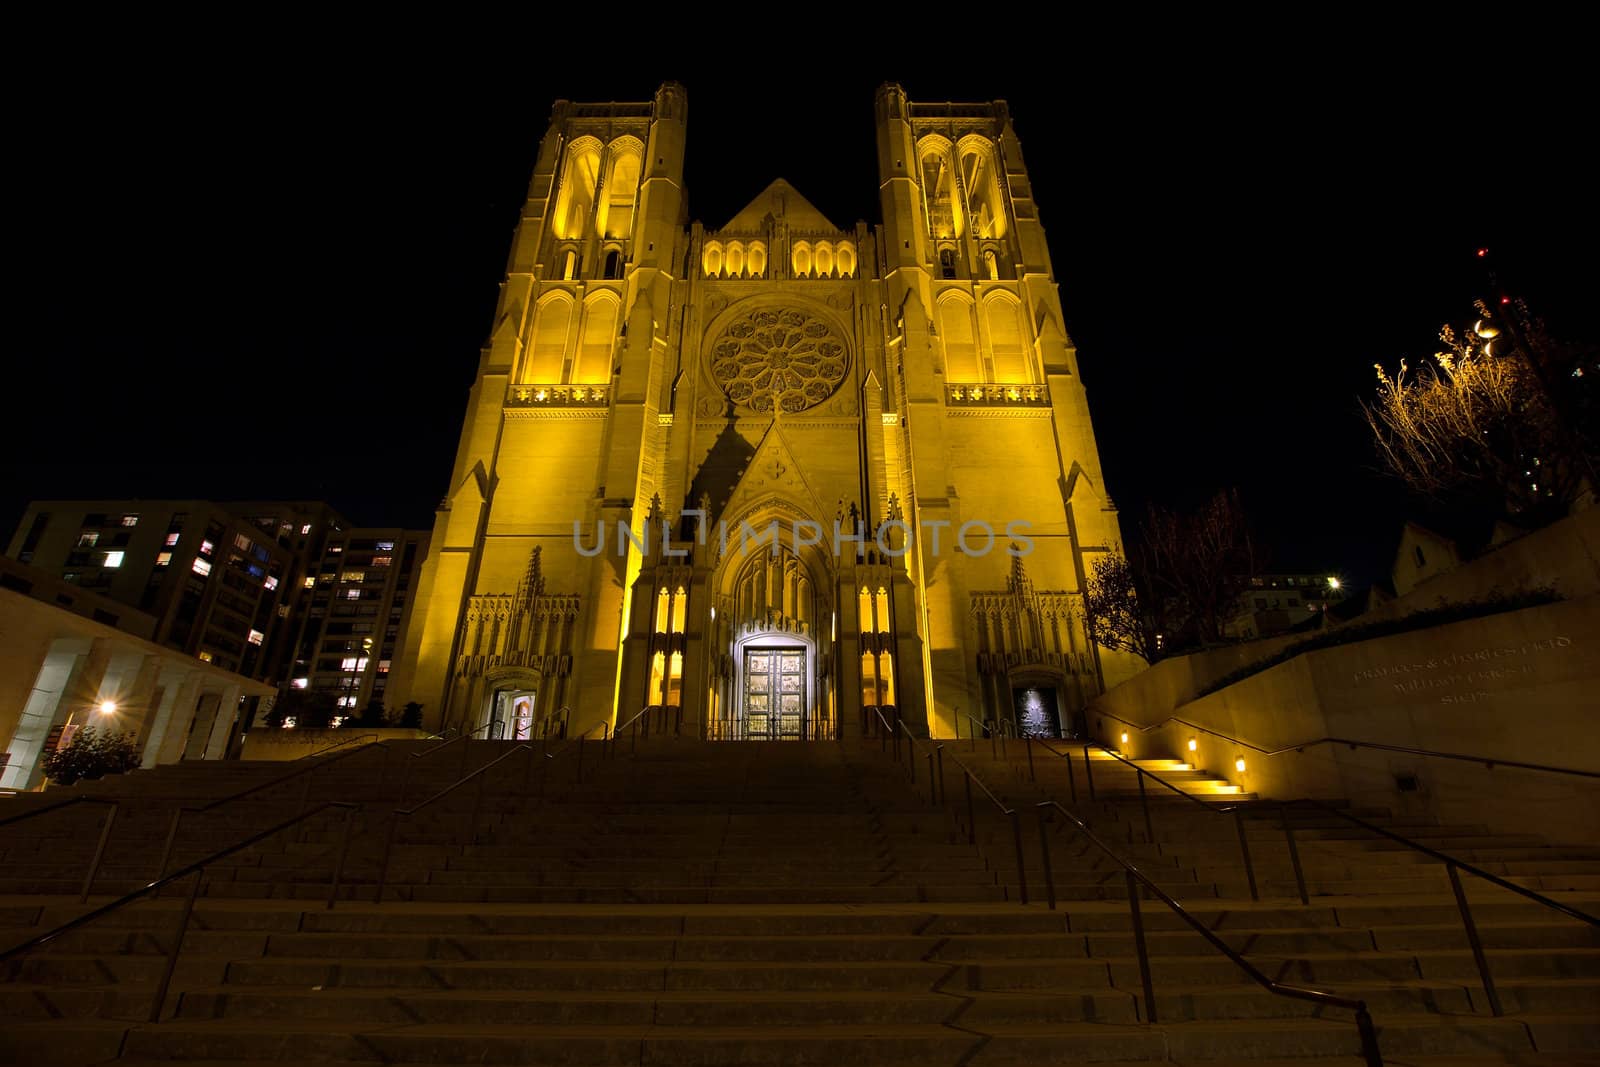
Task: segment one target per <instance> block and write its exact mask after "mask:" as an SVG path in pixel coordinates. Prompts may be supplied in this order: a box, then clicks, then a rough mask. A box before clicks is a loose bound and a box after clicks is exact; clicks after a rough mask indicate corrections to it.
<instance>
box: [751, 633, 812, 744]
mask: <svg viewBox="0 0 1600 1067" xmlns="http://www.w3.org/2000/svg"><path fill="white" fill-rule="evenodd" d="M805 706H806V650H805V649H803V648H752V649H747V650H746V651H745V654H744V721H745V736H746V737H747V738H749V739H750V740H752V741H798V740H800V739H801V738H802V737H804V736H805V733H804V729H805Z"/></svg>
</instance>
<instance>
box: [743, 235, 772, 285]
mask: <svg viewBox="0 0 1600 1067" xmlns="http://www.w3.org/2000/svg"><path fill="white" fill-rule="evenodd" d="M746 262H747V264H748V266H749V268H750V277H752V278H760V277H764V276H765V275H766V273H767V246H766V245H764V244H762V243H761V242H760V241H752V242H751V243H750V253H749V256H748V258H747V261H746Z"/></svg>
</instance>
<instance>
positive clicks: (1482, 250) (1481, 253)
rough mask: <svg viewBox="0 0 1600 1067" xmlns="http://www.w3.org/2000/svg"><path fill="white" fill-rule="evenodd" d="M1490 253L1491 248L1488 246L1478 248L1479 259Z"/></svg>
mask: <svg viewBox="0 0 1600 1067" xmlns="http://www.w3.org/2000/svg"><path fill="white" fill-rule="evenodd" d="M1488 254H1489V250H1488V249H1487V248H1480V249H1478V258H1479V259H1483V258H1485V257H1486V256H1488Z"/></svg>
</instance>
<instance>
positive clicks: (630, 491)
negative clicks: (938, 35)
mask: <svg viewBox="0 0 1600 1067" xmlns="http://www.w3.org/2000/svg"><path fill="white" fill-rule="evenodd" d="M876 109H877V110H876V121H877V147H878V159H877V168H878V182H879V187H880V190H881V198H882V214H883V222H882V223H881V224H880V225H877V226H868V225H867V224H866V223H862V222H858V223H856V224H855V225H854V226H852V227H850V228H840V227H839V226H838V225H836V224H835V223H834V222H832V221H830V220H829V219H827V218H825V217H824V216H823V215H822V214H821V212H819V211H818V210H817V209H816V208H815V207H813V206H812V205H811V204H810V203H809V202H807V200H806V199H805V197H804V196H802V195H801V194H800V192H799V191H797V190H796V189H794V188H793V187H791V186H790V185H788V183H786V182H783V181H777V182H774V183H772V185H770V186H769V187H768V188H767V189H766V190H765V191H763V192H762V193H761V194H760V195H759V196H757V197H756V198H755V199H754V200H753V201H752V202H751V203H750V204H749V206H748V207H746V208H745V209H744V210H742V211H740V212H739V213H738V214H737V215H736V216H735V217H734V218H733V219H732V220H731V221H729V222H728V223H727V224H726V225H724V226H722V227H721V228H720V229H710V228H707V227H706V226H704V225H703V224H701V223H699V222H694V223H692V224H691V223H689V222H688V214H687V206H686V201H685V190H684V185H683V166H684V142H685V128H686V126H685V124H686V120H687V98H686V96H685V93H684V91H683V89H682V88H681V87H680V86H677V85H673V84H668V85H665V86H663V87H662V88H661V89H660V90H659V91H658V93H657V94H656V97H655V99H654V100H653V101H650V102H647V103H638V104H576V103H568V102H559V103H558V104H557V105H556V107H555V109H554V113H553V115H552V119H551V125H550V129H549V132H548V133H547V134H546V136H545V138H544V141H543V142H542V144H541V147H540V151H539V156H538V162H537V164H536V166H535V172H534V176H533V182H532V186H531V189H530V192H529V197H528V201H527V205H526V207H525V209H524V212H523V217H522V222H521V224H520V226H519V227H518V229H517V232H516V235H515V238H514V241H513V246H512V251H511V257H510V264H509V268H508V271H507V275H506V281H505V284H504V287H503V290H502V293H501V297H500V304H499V308H498V310H497V312H496V317H495V321H494V324H493V328H492V332H491V336H490V340H489V342H488V344H487V345H486V347H485V348H484V350H483V353H482V359H481V362H480V366H479V373H478V379H477V382H476V384H475V385H474V387H473V389H472V393H471V399H470V401H469V405H468V410H467V416H466V424H465V426H464V428H463V430H462V435H461V443H460V448H459V451H458V454H457V457H456V463H455V468H454V472H453V474H452V476H451V482H450V486H449V495H448V496H447V497H446V498H445V499H444V501H443V502H442V505H441V508H440V511H439V515H438V520H437V524H436V526H435V530H434V535H433V545H434V549H435V550H434V552H433V553H432V554H431V555H430V557H429V558H428V561H427V563H426V565H425V567H424V570H423V574H422V579H421V583H420V588H419V592H418V596H419V600H418V604H417V607H416V609H415V610H416V617H415V620H414V624H413V625H412V626H411V628H410V630H409V633H408V637H407V641H406V647H405V649H404V652H403V654H402V656H401V658H400V661H399V663H397V665H396V675H395V678H394V680H393V681H392V683H391V685H390V693H391V694H392V700H391V702H392V703H398V702H403V701H405V700H416V701H419V702H421V703H422V704H423V705H424V709H425V717H426V721H427V723H428V724H429V725H431V726H436V727H437V726H457V727H463V728H467V729H472V728H476V727H479V726H482V725H484V724H486V723H489V722H491V721H498V722H499V723H500V725H499V726H498V727H496V728H495V729H494V732H495V733H497V734H499V735H500V736H540V735H541V734H542V733H543V732H544V731H546V730H548V729H550V728H551V724H552V723H564V724H567V725H568V726H570V727H571V728H572V729H573V730H587V729H594V728H597V727H599V726H600V725H601V724H602V723H605V722H616V721H626V720H627V719H628V718H629V717H631V716H632V715H633V714H634V713H636V712H637V711H638V710H639V709H641V708H644V707H649V706H669V707H672V706H675V707H678V708H681V709H682V710H683V714H684V722H685V725H686V727H687V728H690V729H693V730H695V731H696V732H698V733H703V734H705V735H706V736H710V737H721V738H795V737H809V738H819V737H831V736H838V735H848V734H850V733H853V732H855V731H857V730H859V729H860V725H861V723H862V721H863V719H864V717H865V716H866V715H867V714H870V709H871V708H875V707H876V708H885V709H895V710H896V711H898V712H899V713H900V714H902V715H904V716H905V717H906V718H907V719H908V720H910V721H911V722H913V723H915V724H917V725H919V726H922V725H924V724H925V725H926V726H927V728H928V729H930V730H931V731H932V732H933V733H934V734H936V735H940V736H948V735H950V734H952V733H955V732H956V731H957V730H959V731H960V733H962V734H963V735H964V734H966V733H968V732H969V731H970V730H971V729H972V726H971V722H972V718H974V717H975V718H976V719H978V720H987V721H993V720H996V719H999V718H1008V717H1013V716H1015V715H1016V709H1017V708H1018V707H1019V706H1026V707H1027V708H1030V709H1032V710H1031V711H1030V714H1031V715H1033V716H1034V717H1035V718H1037V714H1038V709H1039V708H1040V707H1041V706H1045V707H1048V706H1050V705H1051V704H1052V703H1053V705H1054V707H1055V708H1056V709H1057V710H1058V711H1059V712H1060V715H1061V718H1063V719H1064V720H1066V722H1067V725H1069V726H1070V724H1071V716H1072V712H1073V711H1075V710H1076V709H1079V708H1081V707H1082V706H1083V705H1084V703H1085V702H1086V700H1087V699H1089V698H1090V697H1092V696H1093V695H1094V694H1095V693H1098V692H1099V691H1100V690H1101V689H1102V688H1103V687H1104V686H1106V685H1109V684H1114V683H1115V682H1116V681H1118V680H1120V679H1122V678H1123V677H1126V676H1127V675H1129V674H1131V673H1132V671H1133V670H1134V669H1135V667H1136V661H1129V660H1128V659H1127V658H1125V657H1123V656H1120V655H1116V654H1110V653H1106V652H1104V651H1101V652H1099V653H1098V654H1097V653H1096V651H1095V650H1094V649H1093V648H1091V647H1090V645H1089V644H1088V642H1087V640H1086V635H1085V630H1084V626H1083V621H1082V610H1081V598H1080V596H1079V591H1080V589H1081V586H1082V582H1083V577H1084V574H1085V573H1086V571H1087V570H1088V569H1089V568H1090V567H1091V566H1092V563H1093V557H1094V555H1095V554H1096V553H1102V552H1107V551H1120V535H1119V533H1118V525H1117V517H1116V512H1115V510H1114V508H1113V506H1112V504H1111V501H1110V499H1109V497H1108V496H1107V493H1106V489H1105V486H1104V483H1103V479H1102V477H1101V472H1100V460H1099V456H1098V453H1097V451H1096V448H1095V443H1094V436H1093V433H1092V430H1091V427H1090V423H1089V412H1088V405H1087V400H1086V396H1085V393H1084V388H1083V384H1082V382H1081V380H1080V379H1079V376H1078V366H1077V355H1076V352H1075V350H1074V348H1073V345H1072V342H1071V341H1070V340H1069V338H1068V337H1067V334H1066V332H1065V329H1064V328H1063V323H1062V316H1061V307H1060V301H1059V298H1058V295H1057V292H1056V284H1055V281H1054V279H1053V277H1052V274H1051V268H1050V258H1049V253H1048V250H1047V248H1046V246H1045V238H1044V231H1043V229H1042V227H1041V225H1040V222H1039V217H1038V211H1037V208H1036V206H1035V203H1034V196H1033V189H1032V186H1031V184H1030V181H1029V177H1028V172H1027V169H1026V168H1025V167H1024V165H1023V162H1022V153H1021V148H1020V146H1019V143H1018V141H1017V137H1016V133H1015V131H1014V130H1013V128H1012V124H1011V120H1010V116H1009V112H1008V110H1007V107H1006V104H1005V103H1004V102H1002V101H994V102H990V103H981V104H933V105H923V104H916V103H912V102H911V101H909V100H908V99H907V98H906V95H905V93H904V92H903V91H902V90H901V89H900V88H899V87H897V86H892V85H890V86H885V87H884V88H882V89H881V90H880V91H879V93H878V95H877V101H876ZM861 162H862V164H863V170H865V164H866V161H865V160H862V161H861ZM863 180H867V181H870V180H871V178H870V177H867V176H866V175H863ZM774 522H776V523H777V524H778V526H777V529H778V533H779V536H778V538H777V540H778V545H777V547H776V548H774V547H773V544H772V541H771V540H770V539H765V538H762V537H759V536H758V537H755V538H752V537H749V536H741V534H742V533H743V532H744V531H752V532H755V533H757V534H765V533H767V532H769V531H770V530H771V528H772V527H771V524H772V523H774ZM619 523H620V524H621V529H622V531H623V532H621V533H619ZM663 529H666V530H669V531H670V541H669V543H667V544H666V545H663V543H662V537H661V531H662V530H663ZM991 531H992V539H991ZM853 533H859V534H861V535H863V536H864V540H865V547H864V548H858V547H857V545H856V544H855V543H854V542H851V541H846V540H842V538H841V535H843V536H846V537H847V536H851V535H853ZM958 533H959V535H960V536H959V537H958ZM701 541H703V542H704V543H701ZM1013 546H1015V549H1016V551H1017V552H1019V553H1023V552H1025V553H1026V554H1025V555H1020V556H1014V555H1013V554H1012V548H1013ZM1040 694H1044V696H1043V697H1042V698H1041V695H1040ZM1041 699H1043V700H1044V704H1042V705H1041Z"/></svg>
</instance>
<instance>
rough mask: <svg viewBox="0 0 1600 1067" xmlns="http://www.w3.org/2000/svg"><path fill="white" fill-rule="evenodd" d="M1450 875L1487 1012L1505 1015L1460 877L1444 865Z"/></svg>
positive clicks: (1451, 886)
mask: <svg viewBox="0 0 1600 1067" xmlns="http://www.w3.org/2000/svg"><path fill="white" fill-rule="evenodd" d="M1444 869H1445V871H1446V873H1448V874H1449V875H1450V891H1451V892H1452V893H1454V894H1455V895H1456V907H1457V908H1458V909H1459V910H1460V912H1461V925H1462V926H1463V927H1465V928H1466V931H1467V943H1468V944H1469V945H1471V946H1472V959H1473V962H1474V963H1476V964H1477V965H1478V977H1479V978H1480V979H1481V980H1482V981H1483V992H1484V994H1485V995H1486V996H1487V997H1488V998H1489V1011H1490V1012H1491V1013H1492V1014H1494V1015H1495V1016H1497V1017H1498V1016H1500V1015H1503V1014H1505V1013H1504V1011H1502V1010H1501V1008H1500V994H1499V993H1498V992H1497V991H1496V990H1495V988H1494V978H1493V977H1492V976H1491V975H1490V974H1489V961H1488V959H1486V958H1485V957H1484V955H1483V941H1482V940H1481V939H1480V938H1479V937H1478V924H1477V923H1475V922H1473V921H1472V909H1471V908H1469V907H1468V906H1467V894H1466V893H1465V892H1464V891H1463V890H1462V888H1461V875H1460V874H1459V873H1458V872H1457V871H1456V865H1455V864H1453V863H1447V864H1445V865H1444Z"/></svg>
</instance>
